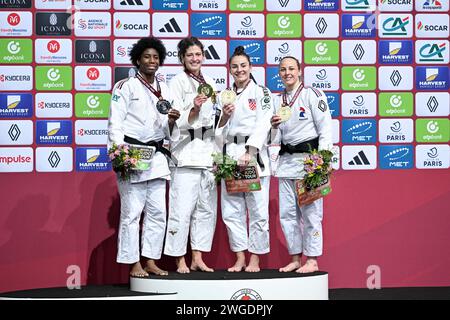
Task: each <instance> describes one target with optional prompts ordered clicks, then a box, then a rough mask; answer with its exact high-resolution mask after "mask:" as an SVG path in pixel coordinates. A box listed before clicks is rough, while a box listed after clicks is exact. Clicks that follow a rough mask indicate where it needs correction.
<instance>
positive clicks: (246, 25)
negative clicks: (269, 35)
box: [228, 13, 264, 38]
mask: <svg viewBox="0 0 450 320" xmlns="http://www.w3.org/2000/svg"><path fill="white" fill-rule="evenodd" d="M228 18H229V24H228V25H229V26H230V27H229V30H228V33H229V35H230V37H231V38H263V37H264V15H263V14H260V13H257V14H246V13H232V14H230V15H229V16H228Z"/></svg>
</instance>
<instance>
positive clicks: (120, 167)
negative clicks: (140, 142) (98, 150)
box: [108, 144, 141, 180]
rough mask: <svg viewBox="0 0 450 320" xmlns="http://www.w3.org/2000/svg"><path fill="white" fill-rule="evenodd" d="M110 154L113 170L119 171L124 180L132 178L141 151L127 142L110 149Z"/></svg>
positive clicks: (114, 145)
mask: <svg viewBox="0 0 450 320" xmlns="http://www.w3.org/2000/svg"><path fill="white" fill-rule="evenodd" d="M108 156H109V159H110V161H111V164H112V167H113V170H114V171H115V172H119V173H120V176H121V178H122V179H124V180H128V179H129V178H130V174H131V170H133V169H135V168H136V166H137V163H138V161H139V159H140V158H141V154H140V151H139V150H138V149H134V148H132V147H130V146H129V145H126V144H121V145H116V144H113V146H112V147H111V148H110V149H109V150H108Z"/></svg>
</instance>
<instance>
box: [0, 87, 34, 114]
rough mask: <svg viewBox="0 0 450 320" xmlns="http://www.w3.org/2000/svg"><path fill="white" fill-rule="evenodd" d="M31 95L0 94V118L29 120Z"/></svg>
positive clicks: (31, 112) (31, 105) (31, 107)
mask: <svg viewBox="0 0 450 320" xmlns="http://www.w3.org/2000/svg"><path fill="white" fill-rule="evenodd" d="M32 116H33V95H32V94H31V93H0V118H31V117H32Z"/></svg>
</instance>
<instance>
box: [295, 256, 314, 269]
mask: <svg viewBox="0 0 450 320" xmlns="http://www.w3.org/2000/svg"><path fill="white" fill-rule="evenodd" d="M314 271H319V265H318V264H317V259H316V258H308V259H307V260H306V262H305V264H304V265H303V267H300V268H298V269H297V271H295V272H297V273H310V272H314Z"/></svg>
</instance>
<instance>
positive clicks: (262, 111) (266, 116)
mask: <svg viewBox="0 0 450 320" xmlns="http://www.w3.org/2000/svg"><path fill="white" fill-rule="evenodd" d="M257 90H258V91H262V88H261V87H258V88H257ZM266 90H267V91H266V92H267V94H266V92H264V91H263V92H262V94H261V95H258V96H257V97H256V99H257V100H256V105H257V110H256V112H257V113H256V128H255V130H254V131H253V133H252V134H251V135H250V137H249V138H248V141H247V143H246V145H247V146H251V147H254V148H256V149H258V150H261V149H262V147H263V146H264V144H265V143H266V142H267V137H268V133H269V131H270V128H271V127H272V125H271V124H270V118H272V115H273V99H272V93H271V92H270V90H269V89H266Z"/></svg>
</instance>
